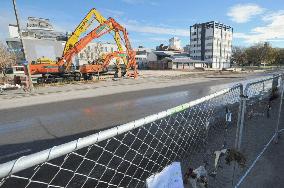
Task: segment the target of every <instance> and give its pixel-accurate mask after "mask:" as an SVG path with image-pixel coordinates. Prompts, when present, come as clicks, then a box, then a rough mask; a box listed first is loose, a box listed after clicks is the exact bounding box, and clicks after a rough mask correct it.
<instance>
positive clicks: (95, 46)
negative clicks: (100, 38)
mask: <svg viewBox="0 0 284 188" xmlns="http://www.w3.org/2000/svg"><path fill="white" fill-rule="evenodd" d="M115 51H119V50H118V47H117V45H116V44H115V43H109V42H91V43H89V44H88V45H87V46H86V47H85V48H84V49H83V50H82V51H81V52H80V53H78V54H77V55H76V57H75V64H76V66H81V65H84V64H88V63H91V62H93V61H97V60H98V59H99V58H100V57H102V56H103V54H109V53H112V52H115ZM124 51H125V48H124ZM115 61H116V60H114V59H113V60H112V61H111V62H110V67H112V66H114V63H115ZM121 63H122V61H121Z"/></svg>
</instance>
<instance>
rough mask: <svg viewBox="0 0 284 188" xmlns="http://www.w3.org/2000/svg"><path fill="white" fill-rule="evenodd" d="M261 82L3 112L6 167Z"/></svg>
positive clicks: (0, 132) (0, 141)
mask: <svg viewBox="0 0 284 188" xmlns="http://www.w3.org/2000/svg"><path fill="white" fill-rule="evenodd" d="M255 77H256V76H250V77H247V78H230V77H228V78H220V79H215V80H213V81H208V82H202V83H194V84H188V85H181V86H171V87H166V88H160V89H147V90H140V91H133V92H127V93H118V94H113V95H107V96H98V97H93V98H83V99H73V100H69V101H61V102H56V103H48V104H38V105H34V106H24V107H19V108H11V109H3V110H0V117H1V119H0V163H3V162H7V161H9V160H12V159H16V158H18V157H20V156H22V155H27V154H30V153H34V152H37V151H41V150H44V149H47V148H50V147H52V146H54V145H59V144H62V143H65V142H68V141H72V140H74V139H77V138H80V137H83V136H85V135H89V134H92V133H95V132H97V131H100V130H103V129H106V128H109V127H113V126H116V125H120V124H123V123H127V122H129V121H132V120H136V119H139V118H142V117H145V116H147V115H151V114H153V113H157V112H160V111H163V110H166V109H168V108H171V107H174V106H176V105H179V104H182V103H185V102H189V101H191V100H194V99H197V98H200V97H202V96H206V95H208V94H210V93H213V92H215V91H218V90H220V89H222V88H225V87H227V86H228V85H232V83H233V82H240V81H244V80H247V79H251V78H255ZM47 97H48V96H47Z"/></svg>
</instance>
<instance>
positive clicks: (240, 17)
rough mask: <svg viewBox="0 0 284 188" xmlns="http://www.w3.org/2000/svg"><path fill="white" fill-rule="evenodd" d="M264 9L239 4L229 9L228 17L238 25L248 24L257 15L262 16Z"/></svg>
mask: <svg viewBox="0 0 284 188" xmlns="http://www.w3.org/2000/svg"><path fill="white" fill-rule="evenodd" d="M264 11H265V9H264V8H262V7H260V6H259V5H256V4H237V5H235V6H233V7H231V8H230V9H229V12H228V13H227V15H228V16H229V17H231V20H232V21H234V22H237V23H246V22H248V21H250V19H251V18H252V17H254V16H256V15H259V14H262V13H263V12H264Z"/></svg>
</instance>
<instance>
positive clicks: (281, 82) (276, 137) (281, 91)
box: [274, 75, 284, 143]
mask: <svg viewBox="0 0 284 188" xmlns="http://www.w3.org/2000/svg"><path fill="white" fill-rule="evenodd" d="M279 79H280V104H279V110H278V119H277V124H276V129H275V134H276V135H275V140H274V142H275V143H278V137H279V135H278V134H279V123H280V118H281V111H282V101H283V91H284V87H283V78H282V75H281V76H280V77H279Z"/></svg>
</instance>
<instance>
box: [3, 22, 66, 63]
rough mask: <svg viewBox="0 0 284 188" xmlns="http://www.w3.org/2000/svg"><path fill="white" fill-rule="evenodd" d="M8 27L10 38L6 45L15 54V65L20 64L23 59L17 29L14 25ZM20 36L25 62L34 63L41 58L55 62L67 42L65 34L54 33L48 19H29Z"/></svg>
mask: <svg viewBox="0 0 284 188" xmlns="http://www.w3.org/2000/svg"><path fill="white" fill-rule="evenodd" d="M8 27H9V34H10V37H9V38H7V39H6V43H7V45H8V47H9V49H10V50H11V51H13V52H15V53H16V54H17V63H21V62H22V61H23V60H24V58H23V46H22V44H21V41H20V38H19V33H18V27H17V25H14V24H9V26H8ZM21 34H22V39H23V44H24V49H25V55H26V60H27V61H29V62H32V61H36V60H37V59H38V58H41V57H47V58H50V59H52V60H56V59H57V58H58V57H61V56H62V52H63V48H64V45H65V42H66V40H67V36H66V33H63V32H57V31H54V28H53V26H52V24H51V23H50V20H49V19H44V18H35V17H29V18H28V21H27V26H26V27H25V28H23V29H22V30H21Z"/></svg>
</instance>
